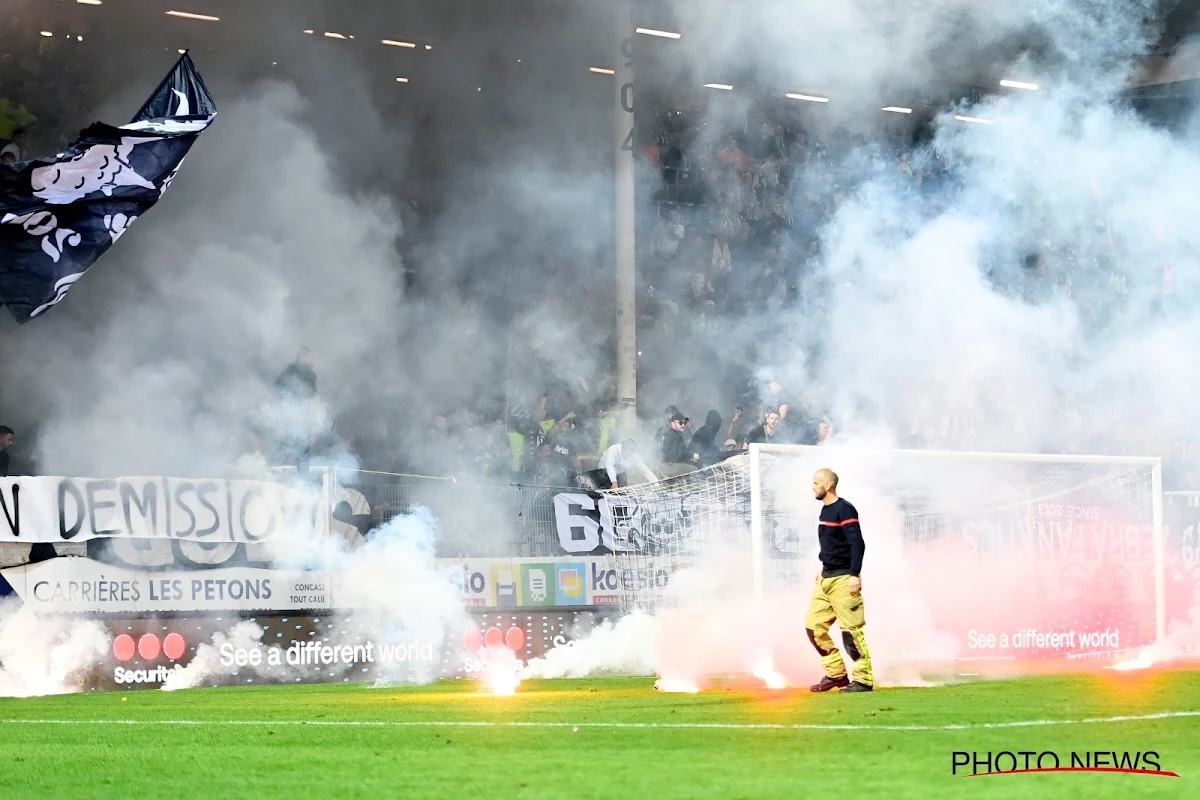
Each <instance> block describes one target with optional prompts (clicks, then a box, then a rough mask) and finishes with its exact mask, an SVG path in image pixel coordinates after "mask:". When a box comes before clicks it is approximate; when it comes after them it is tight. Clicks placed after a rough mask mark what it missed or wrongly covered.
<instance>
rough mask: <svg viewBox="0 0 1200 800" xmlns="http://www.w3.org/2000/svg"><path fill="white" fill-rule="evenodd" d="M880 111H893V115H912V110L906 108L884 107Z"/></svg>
mask: <svg viewBox="0 0 1200 800" xmlns="http://www.w3.org/2000/svg"><path fill="white" fill-rule="evenodd" d="M880 110H881V111H891V112H892V113H893V114H911V113H912V109H911V108H905V107H904V106H884V107H883V108H882V109H880Z"/></svg>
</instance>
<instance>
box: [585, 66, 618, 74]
mask: <svg viewBox="0 0 1200 800" xmlns="http://www.w3.org/2000/svg"><path fill="white" fill-rule="evenodd" d="M588 72H594V73H596V74H597V75H616V74H617V71H616V70H615V69H607V68H605V67H588Z"/></svg>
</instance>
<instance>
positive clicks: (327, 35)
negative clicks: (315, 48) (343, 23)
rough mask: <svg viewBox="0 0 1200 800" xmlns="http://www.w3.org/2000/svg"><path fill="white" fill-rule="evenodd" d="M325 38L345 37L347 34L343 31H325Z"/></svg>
mask: <svg viewBox="0 0 1200 800" xmlns="http://www.w3.org/2000/svg"><path fill="white" fill-rule="evenodd" d="M325 38H326V39H345V38H346V35H345V34H343V33H335V32H333V31H325Z"/></svg>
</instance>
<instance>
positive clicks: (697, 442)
mask: <svg viewBox="0 0 1200 800" xmlns="http://www.w3.org/2000/svg"><path fill="white" fill-rule="evenodd" d="M721 432H722V431H721V415H720V413H719V412H717V410H716V409H713V410H712V411H709V412H708V417H707V418H706V419H705V420H704V426H703V427H701V428H700V429H699V430H698V431H696V433H695V434H693V435H692V441H691V444H689V445H688V450H689V451H690V455H691V460H692V466H694V467H696V468H698V469H704V468H705V467H711V466H712V465H713V464H716V463H717V462H718V461H720V460H721V459H722V458H724V455H723V454H722V453H721V448H720V447H718V446H717V437H718V436H720V435H721Z"/></svg>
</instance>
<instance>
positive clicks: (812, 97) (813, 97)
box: [783, 92, 829, 103]
mask: <svg viewBox="0 0 1200 800" xmlns="http://www.w3.org/2000/svg"><path fill="white" fill-rule="evenodd" d="M783 96H784V97H787V98H790V99H792V100H807V101H808V102H810V103H828V102H829V98H828V97H818V96H817V95H815V94H799V93H797V92H785V93H784V95H783Z"/></svg>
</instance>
